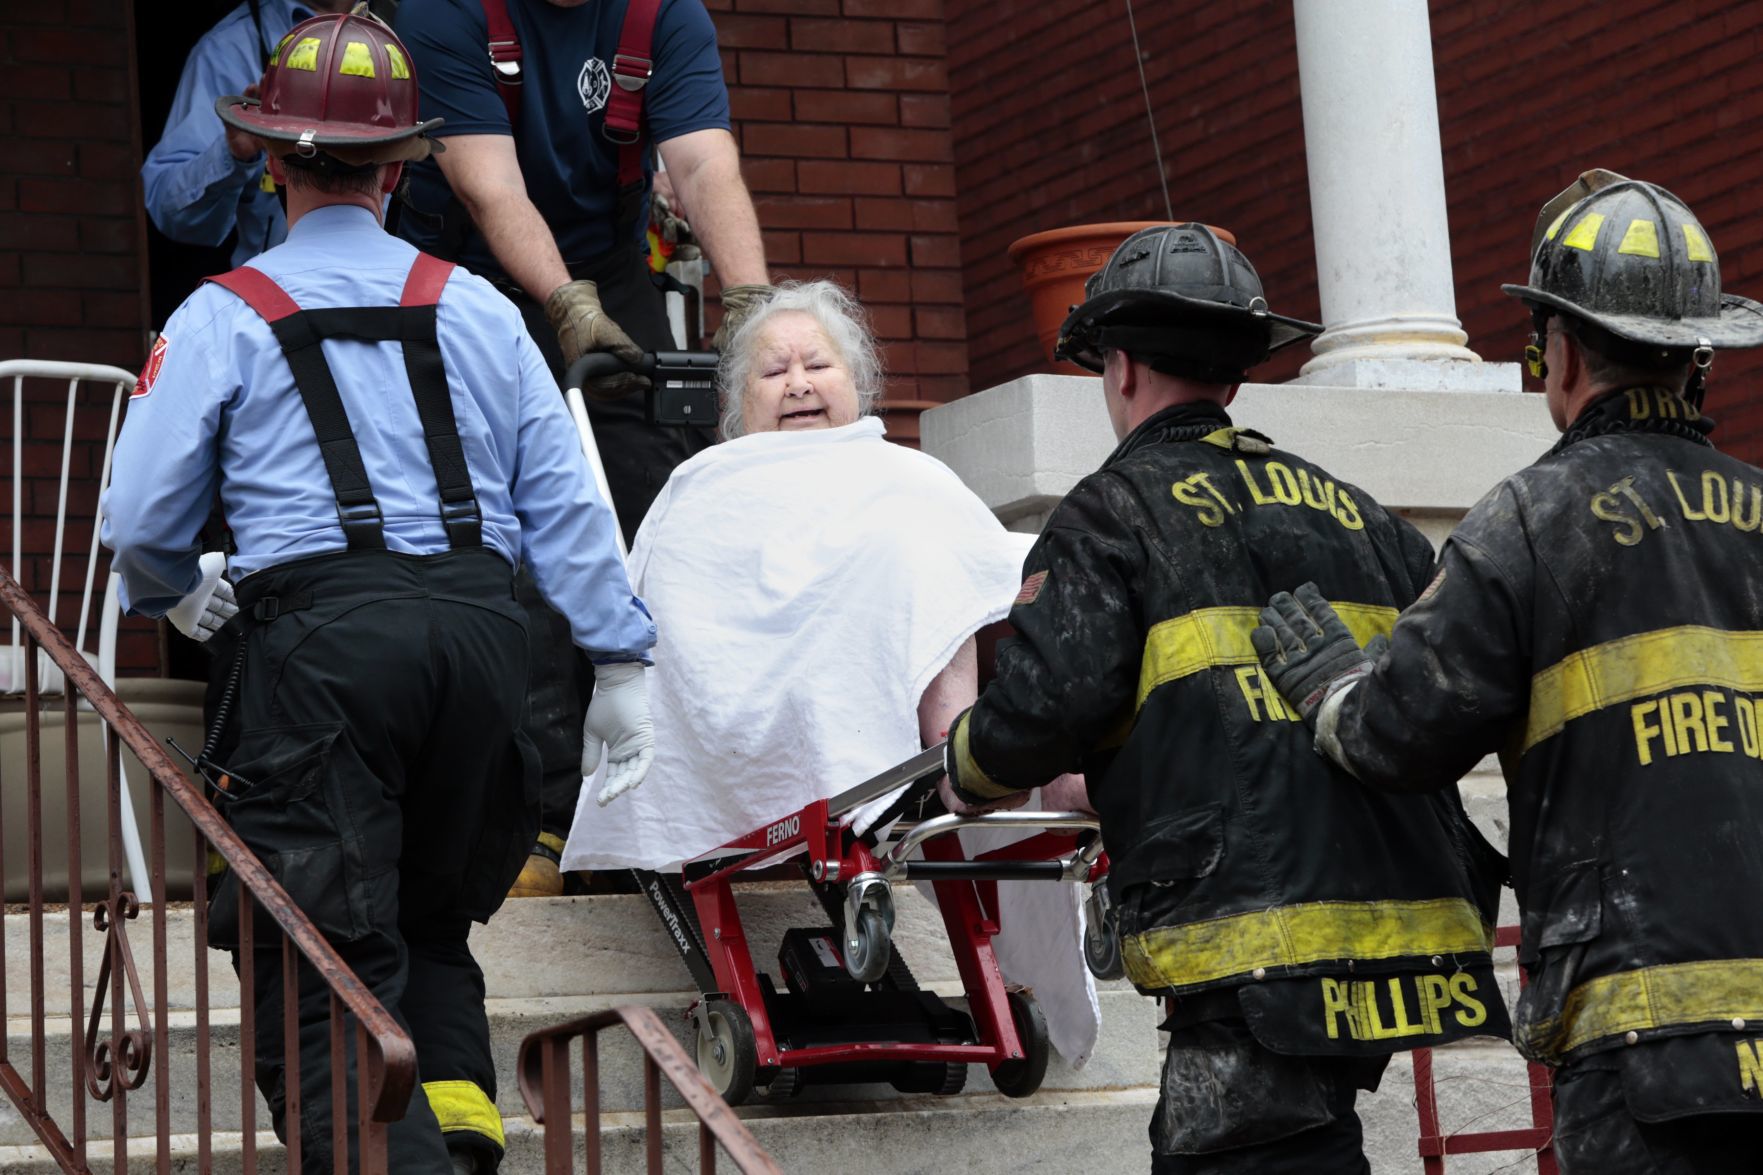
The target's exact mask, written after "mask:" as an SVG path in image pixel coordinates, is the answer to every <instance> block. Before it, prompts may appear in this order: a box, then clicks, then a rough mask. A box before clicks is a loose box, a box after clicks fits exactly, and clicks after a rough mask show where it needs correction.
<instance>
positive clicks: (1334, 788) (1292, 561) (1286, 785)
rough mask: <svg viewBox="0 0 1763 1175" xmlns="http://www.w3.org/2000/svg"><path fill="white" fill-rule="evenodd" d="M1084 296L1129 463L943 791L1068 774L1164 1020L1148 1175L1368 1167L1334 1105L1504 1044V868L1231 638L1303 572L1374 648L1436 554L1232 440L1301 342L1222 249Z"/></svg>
mask: <svg viewBox="0 0 1763 1175" xmlns="http://www.w3.org/2000/svg"><path fill="white" fill-rule="evenodd" d="M1088 295H1089V296H1088V300H1087V301H1085V302H1084V304H1083V305H1082V306H1080V307H1078V308H1077V309H1076V310H1075V311H1074V312H1073V314H1072V316H1071V317H1070V318H1069V319H1068V320H1067V321H1066V323H1065V326H1064V328H1063V331H1062V336H1063V337H1062V340H1061V349H1062V352H1063V353H1064V354H1065V355H1067V356H1069V357H1071V358H1073V359H1075V360H1076V361H1078V362H1080V363H1083V364H1084V365H1085V366H1087V367H1089V368H1090V369H1092V370H1098V371H1100V372H1101V373H1102V381H1103V390H1104V393H1105V397H1106V400H1107V405H1108V411H1109V416H1110V419H1111V421H1112V423H1113V425H1114V431H1115V434H1116V435H1117V436H1118V437H1120V438H1121V443H1120V447H1119V448H1117V449H1116V450H1115V451H1114V453H1113V455H1112V456H1110V457H1109V458H1108V460H1107V461H1106V462H1105V463H1104V464H1103V466H1102V468H1101V469H1100V470H1099V471H1097V472H1096V473H1094V474H1091V475H1090V476H1089V477H1087V478H1085V479H1084V480H1083V481H1082V482H1080V483H1079V484H1078V485H1077V486H1076V488H1074V489H1073V490H1072V492H1071V493H1070V495H1068V496H1067V497H1066V499H1065V500H1064V501H1063V502H1062V503H1061V504H1060V505H1059V507H1058V509H1056V510H1055V511H1054V513H1053V515H1052V517H1051V518H1050V519H1049V520H1048V523H1047V527H1046V529H1045V531H1044V532H1043V533H1042V535H1041V537H1040V540H1039V542H1038V543H1037V544H1036V545H1035V547H1034V549H1033V551H1031V553H1030V554H1029V556H1028V560H1027V563H1026V565H1025V574H1026V576H1027V578H1026V580H1025V582H1024V584H1023V588H1022V591H1021V594H1020V595H1019V596H1018V597H1017V605H1016V607H1015V608H1014V610H1013V611H1012V612H1011V614H1010V622H1011V624H1012V625H1013V626H1014V627H1015V629H1016V631H1017V633H1018V634H1019V639H1018V640H1016V641H1014V642H1012V643H1010V644H1007V645H1006V646H1005V647H1004V649H1003V650H1002V651H1001V652H1000V655H999V663H998V676H997V680H996V681H995V682H993V684H992V685H991V686H990V687H988V688H987V690H986V691H985V693H984V694H983V695H982V696H981V697H980V699H979V701H978V702H977V703H976V704H975V705H974V707H973V708H972V709H971V710H969V711H968V712H966V713H965V714H963V715H962V716H961V718H960V719H958V720H957V722H956V724H955V726H954V728H953V730H952V731H951V734H950V740H949V747H950V752H949V770H950V779H951V782H952V784H953V786H954V791H955V794H956V795H957V796H958V797H959V798H960V799H962V800H964V801H966V802H967V803H968V804H971V805H974V806H982V805H984V804H986V803H988V802H992V803H996V802H998V801H999V800H1002V799H1006V798H1008V797H1010V796H1011V795H1012V793H1015V792H1018V791H1022V790H1024V789H1027V788H1032V787H1035V786H1036V785H1038V784H1042V783H1045V782H1047V781H1048V780H1049V779H1051V778H1052V777H1054V776H1056V775H1058V774H1060V773H1062V772H1067V771H1080V770H1081V771H1083V772H1084V773H1085V774H1086V775H1087V777H1088V780H1089V790H1090V797H1091V801H1092V802H1093V803H1094V805H1095V807H1096V809H1097V810H1098V811H1099V812H1100V814H1101V819H1102V831H1103V837H1104V839H1105V840H1106V842H1107V845H1108V851H1109V856H1110V859H1111V861H1112V866H1111V870H1110V875H1109V886H1110V890H1111V893H1112V895H1113V897H1114V900H1115V902H1116V909H1117V913H1118V918H1119V933H1120V938H1121V948H1122V954H1123V957H1124V960H1125V964H1126V969H1127V974H1128V975H1129V976H1130V977H1131V978H1132V980H1133V982H1134V983H1135V984H1136V985H1137V986H1138V988H1139V990H1140V991H1142V992H1144V993H1145V994H1147V995H1153V996H1163V995H1173V996H1175V997H1176V999H1175V1012H1174V1016H1173V1017H1172V1019H1171V1021H1170V1022H1169V1024H1168V1025H1167V1027H1169V1028H1170V1029H1171V1030H1172V1031H1171V1035H1170V1038H1169V1050H1168V1055H1167V1058H1166V1060H1165V1062H1164V1072H1163V1085H1162V1097H1161V1098H1160V1100H1159V1102H1158V1106H1157V1111H1156V1116H1155V1118H1154V1120H1153V1122H1152V1125H1151V1142H1152V1150H1153V1152H1154V1155H1155V1157H1154V1160H1153V1168H1152V1169H1153V1171H1155V1172H1245V1173H1246V1172H1256V1173H1259V1175H1267V1173H1278V1172H1285V1171H1292V1172H1298V1171H1302V1172H1318V1171H1323V1172H1358V1171H1366V1170H1368V1167H1367V1165H1366V1163H1365V1159H1364V1156H1363V1153H1362V1145H1361V1132H1360V1125H1359V1119H1358V1116H1357V1114H1356V1113H1355V1112H1354V1102H1355V1099H1356V1096H1357V1091H1358V1090H1360V1089H1373V1088H1375V1087H1376V1086H1377V1083H1378V1080H1379V1078H1380V1077H1381V1075H1382V1073H1383V1069H1384V1067H1385V1065H1386V1064H1387V1063H1388V1059H1389V1055H1390V1054H1391V1053H1393V1052H1396V1051H1399V1050H1403V1049H1410V1048H1415V1047H1417V1046H1422V1045H1436V1044H1441V1043H1444V1042H1445V1041H1449V1040H1453V1039H1457V1038H1460V1037H1464V1036H1469V1035H1475V1034H1481V1033H1496V1034H1497V1033H1501V1032H1503V1031H1505V1028H1506V1019H1505V1010H1504V1006H1503V1005H1502V1003H1501V1000H1500V994H1499V991H1498V990H1497V988H1496V987H1495V985H1494V981H1493V978H1492V972H1491V968H1490V964H1489V949H1490V945H1491V929H1490V927H1491V924H1492V919H1493V915H1494V912H1495V907H1494V900H1495V896H1496V894H1497V891H1498V886H1499V882H1500V879H1501V875H1502V872H1503V869H1502V865H1503V862H1501V861H1500V860H1499V857H1498V854H1497V853H1495V852H1494V851H1493V850H1492V849H1491V848H1490V847H1489V846H1488V845H1487V844H1486V843H1485V842H1484V841H1482V840H1481V839H1480V837H1479V836H1478V835H1477V834H1476V832H1475V831H1474V829H1473V827H1471V825H1470V824H1469V822H1468V820H1467V818H1466V817H1465V816H1464V814H1463V811H1462V808H1461V805H1460V803H1459V802H1458V801H1457V799H1456V797H1455V795H1454V794H1450V793H1437V794H1433V795H1428V796H1382V795H1377V794H1374V793H1372V792H1369V791H1365V790H1363V789H1360V788H1357V787H1355V786H1354V785H1353V783H1352V781H1351V780H1350V779H1348V778H1346V777H1345V776H1343V775H1342V774H1341V773H1340V772H1339V771H1337V770H1336V769H1334V768H1333V767H1332V766H1330V765H1328V764H1324V763H1322V762H1321V761H1320V760H1318V759H1317V758H1316V756H1315V755H1314V754H1312V753H1311V750H1310V746H1309V738H1308V735H1307V732H1306V731H1305V728H1304V726H1303V725H1302V723H1300V722H1298V721H1297V715H1296V714H1295V713H1294V712H1293V711H1292V710H1291V709H1290V708H1289V707H1288V706H1287V705H1286V704H1285V703H1284V702H1282V701H1281V699H1280V698H1279V696H1278V694H1277V693H1276V692H1275V690H1274V689H1273V688H1272V685H1271V684H1270V683H1269V681H1268V680H1267V678H1266V677H1265V675H1264V674H1263V672H1262V670H1261V667H1260V665H1259V664H1258V663H1257V661H1256V658H1255V654H1254V650H1253V648H1252V646H1251V644H1250V641H1249V633H1250V630H1251V629H1252V628H1254V626H1255V624H1256V618H1257V615H1258V611H1259V606H1260V604H1261V602H1262V601H1263V600H1264V599H1265V598H1266V595H1267V593H1268V592H1269V591H1270V590H1272V589H1274V588H1277V587H1278V586H1279V585H1280V584H1282V583H1286V582H1295V581H1298V580H1302V579H1305V578H1315V579H1317V580H1319V581H1320V582H1322V583H1323V584H1324V586H1325V588H1326V590H1327V592H1328V593H1329V597H1330V598H1331V599H1333V600H1336V601H1339V602H1340V607H1341V611H1342V614H1343V615H1344V616H1346V617H1348V618H1349V622H1350V623H1351V625H1352V626H1353V629H1354V631H1355V632H1356V633H1357V634H1358V635H1359V636H1360V637H1362V638H1370V637H1371V636H1373V635H1375V634H1379V633H1387V632H1388V631H1389V630H1390V628H1391V626H1392V625H1393V624H1394V622H1395V618H1396V614H1397V612H1398V610H1400V609H1401V608H1403V607H1405V606H1407V605H1408V604H1410V603H1412V602H1413V600H1414V598H1415V596H1416V595H1417V594H1418V593H1419V591H1420V589H1421V588H1422V587H1423V586H1424V584H1425V583H1426V581H1427V578H1428V576H1429V574H1430V572H1431V568H1432V549H1431V547H1430V546H1429V545H1428V544H1427V542H1426V540H1425V539H1424V538H1423V537H1422V536H1421V535H1420V533H1419V532H1418V531H1417V530H1415V529H1414V528H1413V527H1412V526H1411V525H1409V524H1408V523H1406V522H1404V521H1402V520H1401V519H1398V518H1396V517H1394V516H1393V515H1391V514H1390V513H1388V512H1387V511H1385V510H1384V509H1383V508H1382V507H1380V506H1379V505H1378V504H1377V503H1376V502H1374V501H1373V500H1371V499H1370V498H1369V497H1368V496H1366V495H1365V493H1364V492H1363V491H1361V490H1359V489H1358V488H1356V487H1354V486H1351V485H1348V484H1345V483H1343V482H1341V481H1339V480H1338V479H1336V478H1334V477H1333V476H1331V475H1330V474H1329V473H1328V472H1327V471H1326V470H1323V469H1320V468H1318V467H1317V466H1315V465H1313V464H1311V463H1309V462H1308V461H1305V460H1304V459H1303V458H1301V457H1298V456H1296V455H1294V454H1292V453H1288V452H1285V451H1283V450H1279V449H1275V448H1273V447H1272V444H1271V443H1270V441H1269V440H1268V439H1267V438H1266V437H1263V436H1261V435H1260V434H1258V433H1254V432H1250V431H1246V430H1243V429H1239V428H1236V427H1234V426H1232V424H1231V421H1230V417H1229V415H1228V414H1227V413H1226V411H1225V409H1226V405H1228V404H1229V402H1230V401H1231V399H1232V397H1233V396H1234V394H1235V391H1236V385H1237V384H1238V383H1239V382H1240V381H1242V380H1243V379H1244V378H1245V371H1246V369H1247V368H1249V367H1251V366H1253V365H1255V364H1257V363H1259V362H1261V361H1262V360H1263V359H1265V358H1266V357H1267V355H1268V354H1269V353H1270V352H1271V351H1272V350H1274V349H1275V348H1277V347H1280V346H1284V345H1286V344H1288V343H1293V342H1297V341H1298V340H1300V339H1303V338H1306V337H1308V336H1309V335H1312V334H1314V333H1316V332H1317V331H1318V330H1320V329H1321V328H1320V327H1317V326H1314V325H1311V324H1307V323H1302V322H1297V321H1295V320H1292V319H1287V318H1282V317H1280V316H1278V315H1274V314H1270V313H1269V312H1268V310H1267V302H1266V299H1265V298H1264V297H1263V296H1262V290H1261V283H1260V279H1259V278H1258V277H1257V276H1256V274H1255V271H1254V269H1253V268H1252V267H1251V266H1250V264H1249V262H1248V261H1247V259H1246V258H1244V256H1243V255H1242V254H1241V253H1239V252H1238V251H1237V250H1236V249H1235V248H1234V247H1233V246H1231V245H1229V244H1226V243H1224V242H1222V241H1220V240H1219V239H1218V238H1217V237H1215V236H1214V235H1213V234H1212V233H1211V232H1210V231H1208V230H1207V229H1206V228H1205V227H1204V226H1202V225H1197V224H1183V225H1170V226H1162V227H1157V228H1153V229H1146V230H1144V231H1141V232H1139V233H1137V234H1135V235H1133V236H1132V237H1130V238H1128V239H1127V241H1126V242H1125V243H1124V244H1122V245H1121V247H1120V248H1119V249H1118V250H1117V251H1116V252H1115V254H1114V256H1113V257H1112V258H1111V259H1110V260H1109V262H1108V264H1107V266H1106V267H1105V268H1104V269H1103V270H1102V271H1101V272H1100V273H1098V274H1097V275H1096V276H1095V277H1093V278H1091V280H1090V284H1089V287H1088Z"/></svg>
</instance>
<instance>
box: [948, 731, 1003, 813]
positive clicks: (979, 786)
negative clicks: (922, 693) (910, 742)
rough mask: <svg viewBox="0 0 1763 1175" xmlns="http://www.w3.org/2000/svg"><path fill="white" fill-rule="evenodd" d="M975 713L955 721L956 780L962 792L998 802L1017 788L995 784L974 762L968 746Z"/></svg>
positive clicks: (953, 736) (952, 736)
mask: <svg viewBox="0 0 1763 1175" xmlns="http://www.w3.org/2000/svg"><path fill="white" fill-rule="evenodd" d="M972 713H973V711H971V710H969V711H968V712H967V713H966V714H963V715H961V716H960V717H959V718H957V719H956V720H955V732H954V734H952V735H950V736H949V737H951V738H953V739H954V740H955V778H956V780H958V781H959V782H960V784H961V790H962V791H964V792H967V793H969V794H971V795H976V796H979V797H980V798H982V799H987V800H997V799H1002V798H1004V797H1005V796H1009V795H1014V794H1016V789H1015V788H1009V787H1005V786H1004V785H1003V784H1000V783H994V782H993V781H992V777H991V776H989V775H987V774H986V773H985V771H984V769H983V768H981V767H980V765H979V764H978V763H977V762H975V761H974V758H973V752H972V751H971V750H969V749H968V745H967V728H968V727H969V726H971V725H972V723H971V722H969V721H968V719H969V717H970V716H971V715H972Z"/></svg>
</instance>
